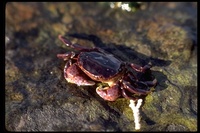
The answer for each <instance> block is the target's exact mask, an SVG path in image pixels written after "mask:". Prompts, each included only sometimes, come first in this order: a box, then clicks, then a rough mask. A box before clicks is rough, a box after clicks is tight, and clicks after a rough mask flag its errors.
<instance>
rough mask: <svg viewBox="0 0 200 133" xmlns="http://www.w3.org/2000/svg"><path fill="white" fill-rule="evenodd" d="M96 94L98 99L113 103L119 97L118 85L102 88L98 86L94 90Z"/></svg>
mask: <svg viewBox="0 0 200 133" xmlns="http://www.w3.org/2000/svg"><path fill="white" fill-rule="evenodd" d="M96 92H97V94H98V95H99V96H100V97H102V98H103V99H104V100H107V101H115V100H116V99H117V98H118V97H120V93H119V85H114V86H112V87H104V88H102V86H99V87H97V88H96Z"/></svg>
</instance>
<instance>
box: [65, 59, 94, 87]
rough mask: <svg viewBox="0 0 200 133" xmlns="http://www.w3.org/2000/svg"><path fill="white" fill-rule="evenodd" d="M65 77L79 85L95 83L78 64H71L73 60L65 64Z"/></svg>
mask: <svg viewBox="0 0 200 133" xmlns="http://www.w3.org/2000/svg"><path fill="white" fill-rule="evenodd" d="M64 77H65V79H66V80H67V81H68V82H70V83H74V84H77V85H78V86H92V85H95V82H93V81H91V80H90V79H89V77H88V76H87V75H85V74H84V73H83V72H82V71H81V70H80V68H79V67H78V66H77V65H76V64H71V60H70V61H68V62H67V63H66V65H65V68H64Z"/></svg>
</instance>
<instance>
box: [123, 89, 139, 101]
mask: <svg viewBox="0 0 200 133" xmlns="http://www.w3.org/2000/svg"><path fill="white" fill-rule="evenodd" d="M122 96H123V97H125V98H126V99H132V100H136V98H134V97H129V96H128V95H127V94H126V92H125V89H122Z"/></svg>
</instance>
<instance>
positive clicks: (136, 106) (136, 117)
mask: <svg viewBox="0 0 200 133" xmlns="http://www.w3.org/2000/svg"><path fill="white" fill-rule="evenodd" d="M141 105H142V99H138V100H137V104H136V100H130V104H129V107H130V108H131V109H132V111H133V117H134V122H135V129H136V130H139V129H140V127H141V126H140V112H139V108H140V106H141Z"/></svg>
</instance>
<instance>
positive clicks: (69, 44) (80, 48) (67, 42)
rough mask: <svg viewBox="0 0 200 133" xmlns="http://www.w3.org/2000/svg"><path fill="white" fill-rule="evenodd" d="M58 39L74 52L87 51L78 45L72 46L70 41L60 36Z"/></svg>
mask: <svg viewBox="0 0 200 133" xmlns="http://www.w3.org/2000/svg"><path fill="white" fill-rule="evenodd" d="M58 38H59V39H60V40H61V41H62V42H63V43H64V44H66V45H67V46H68V47H71V48H74V49H76V50H88V48H87V47H84V46H81V45H79V44H72V42H71V41H69V40H68V39H67V38H65V37H63V36H62V35H59V36H58Z"/></svg>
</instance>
